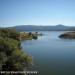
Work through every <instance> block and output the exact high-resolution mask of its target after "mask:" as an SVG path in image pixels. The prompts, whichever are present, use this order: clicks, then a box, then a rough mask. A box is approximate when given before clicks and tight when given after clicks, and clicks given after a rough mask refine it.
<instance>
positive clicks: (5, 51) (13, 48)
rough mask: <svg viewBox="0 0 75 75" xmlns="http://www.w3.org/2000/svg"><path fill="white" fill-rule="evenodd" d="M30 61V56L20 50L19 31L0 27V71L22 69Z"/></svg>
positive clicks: (29, 63)
mask: <svg viewBox="0 0 75 75" xmlns="http://www.w3.org/2000/svg"><path fill="white" fill-rule="evenodd" d="M31 63H32V58H31V56H29V55H27V54H25V53H23V51H22V48H21V44H20V33H19V32H17V31H15V30H14V29H0V71H23V70H25V69H27V68H28V66H30V65H31ZM4 75H8V74H4ZM9 75H11V74H9ZM12 75H23V74H12Z"/></svg>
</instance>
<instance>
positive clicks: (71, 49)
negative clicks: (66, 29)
mask: <svg viewBox="0 0 75 75" xmlns="http://www.w3.org/2000/svg"><path fill="white" fill-rule="evenodd" d="M42 33H43V34H44V35H43V36H39V37H38V39H37V40H27V41H22V44H21V45H22V47H23V50H24V51H25V52H26V53H28V54H29V55H31V56H32V57H33V70H36V71H38V72H39V74H37V75H75V40H70V39H60V38H58V36H59V35H60V34H61V33H63V31H56V32H55V31H46V32H42ZM34 75H36V74H34Z"/></svg>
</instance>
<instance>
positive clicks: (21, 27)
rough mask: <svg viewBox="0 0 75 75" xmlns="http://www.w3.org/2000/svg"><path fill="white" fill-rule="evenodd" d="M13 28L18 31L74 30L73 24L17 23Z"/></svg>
mask: <svg viewBox="0 0 75 75" xmlns="http://www.w3.org/2000/svg"><path fill="white" fill-rule="evenodd" d="M11 28H15V29H16V30H18V31H72V30H74V31H75V26H65V25H61V24H59V25H55V26H51V25H50V26H36V25H19V26H14V27H11Z"/></svg>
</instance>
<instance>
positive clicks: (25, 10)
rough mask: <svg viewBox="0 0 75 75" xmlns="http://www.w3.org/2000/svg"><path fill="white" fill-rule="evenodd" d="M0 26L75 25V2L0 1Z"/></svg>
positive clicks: (57, 0) (59, 0)
mask: <svg viewBox="0 0 75 75" xmlns="http://www.w3.org/2000/svg"><path fill="white" fill-rule="evenodd" d="M0 10H1V11H0V26H4V27H6V26H15V25H57V24H64V25H69V26H74V25H75V0H0Z"/></svg>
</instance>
